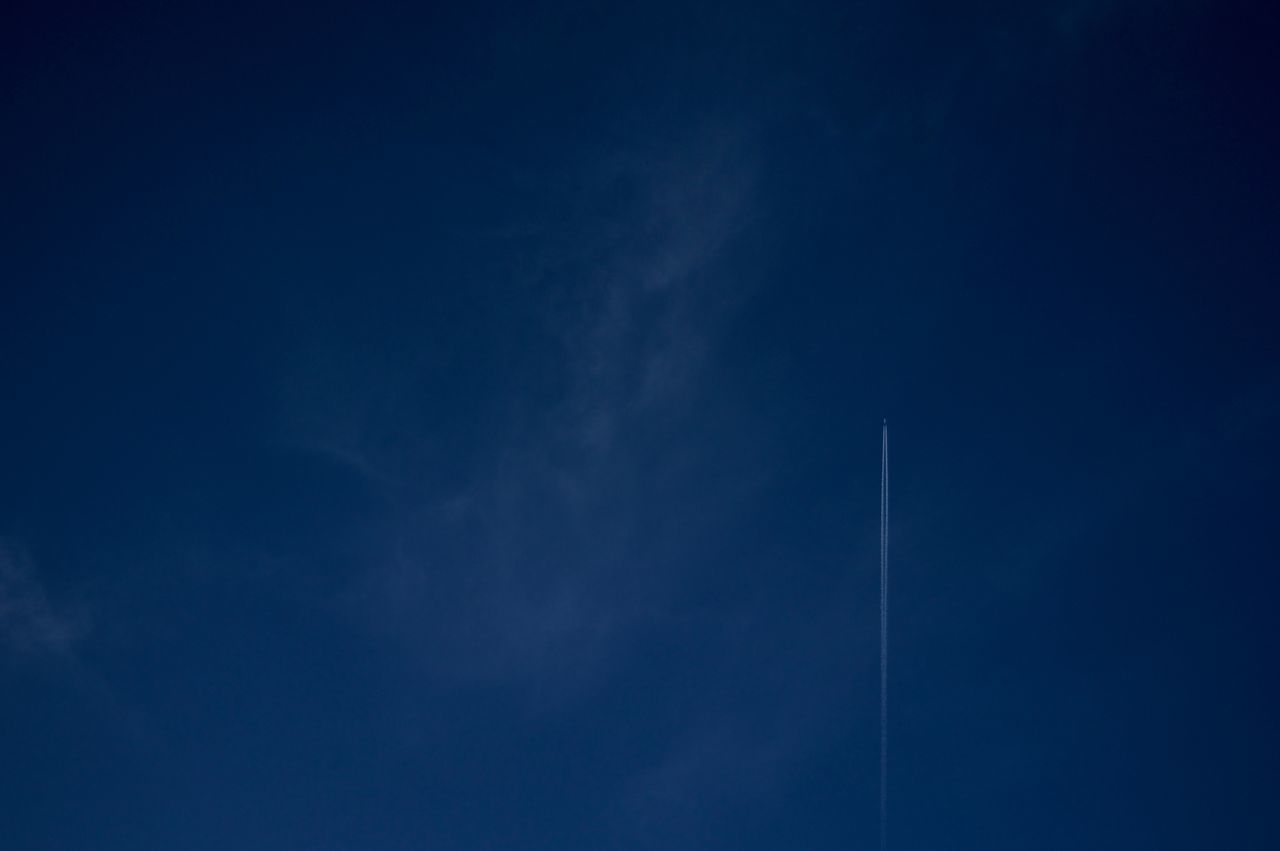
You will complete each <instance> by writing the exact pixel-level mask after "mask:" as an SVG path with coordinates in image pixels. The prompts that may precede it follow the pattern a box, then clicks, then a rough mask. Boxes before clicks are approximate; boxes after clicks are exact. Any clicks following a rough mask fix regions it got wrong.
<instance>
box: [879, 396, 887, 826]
mask: <svg viewBox="0 0 1280 851" xmlns="http://www.w3.org/2000/svg"><path fill="white" fill-rule="evenodd" d="M888 847H889V423H888V421H887V420H886V421H885V424H884V427H883V428H882V429H881V432H880V851H887V849H888Z"/></svg>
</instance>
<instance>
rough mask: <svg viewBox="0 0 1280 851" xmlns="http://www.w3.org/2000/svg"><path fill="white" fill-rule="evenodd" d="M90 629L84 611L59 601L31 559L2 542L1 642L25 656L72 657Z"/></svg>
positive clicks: (14, 652) (0, 544) (0, 561)
mask: <svg viewBox="0 0 1280 851" xmlns="http://www.w3.org/2000/svg"><path fill="white" fill-rule="evenodd" d="M88 630H89V622H88V618H87V617H86V616H85V614H84V613H83V612H81V611H77V610H76V609H74V608H71V607H65V606H60V605H57V604H55V603H54V602H53V601H52V600H51V599H50V597H49V594H48V592H47V591H46V590H45V587H44V585H43V584H42V583H41V581H40V578H39V575H38V574H37V573H36V570H35V568H34V566H33V565H32V563H31V561H30V559H29V558H28V557H27V556H26V555H25V554H24V553H23V552H22V551H21V550H19V549H17V548H15V547H14V546H12V545H11V544H8V543H6V542H4V541H0V642H2V643H3V644H4V646H5V648H6V649H7V650H8V651H10V652H11V653H12V654H14V655H16V656H18V657H19V658H23V659H33V658H35V659H39V658H53V659H57V658H70V657H71V656H72V655H73V654H74V652H75V648H76V646H77V645H78V644H79V643H80V641H81V639H83V638H84V636H85V635H86V633H87V632H88Z"/></svg>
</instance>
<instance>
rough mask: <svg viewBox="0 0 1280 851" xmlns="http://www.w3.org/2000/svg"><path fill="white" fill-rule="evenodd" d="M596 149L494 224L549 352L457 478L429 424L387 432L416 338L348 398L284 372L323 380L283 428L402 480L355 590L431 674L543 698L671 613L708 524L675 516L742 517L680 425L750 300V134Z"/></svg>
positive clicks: (402, 397)
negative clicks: (530, 203) (432, 461)
mask: <svg viewBox="0 0 1280 851" xmlns="http://www.w3.org/2000/svg"><path fill="white" fill-rule="evenodd" d="M585 161H586V164H584V165H578V166H575V167H574V170H573V171H572V173H571V174H570V177H569V179H565V174H564V173H563V172H561V173H559V174H556V175H554V176H551V177H548V176H547V175H545V174H544V175H541V176H540V177H539V178H538V181H541V182H542V185H544V186H545V187H546V192H545V195H544V197H543V198H542V199H541V202H540V203H542V204H543V205H544V207H545V208H540V209H537V210H535V211H534V212H535V213H536V215H533V216H531V219H530V220H531V221H535V222H537V224H536V225H530V226H527V227H525V226H518V225H517V226H514V227H510V228H505V229H502V230H501V231H500V232H499V233H498V235H496V236H495V235H494V234H492V233H490V234H486V235H484V236H483V237H482V238H483V239H497V240H501V241H503V242H504V245H503V248H504V251H505V252H506V253H507V254H513V255H516V256H519V257H521V258H523V261H524V262H523V263H522V267H521V268H513V269H511V270H509V271H510V272H511V274H512V275H514V276H516V277H518V278H520V280H521V283H520V285H519V286H517V287H516V288H515V291H519V292H521V293H522V294H523V295H522V298H523V299H524V301H522V302H521V304H520V306H519V309H520V311H521V312H522V315H524V316H526V317H527V318H528V323H529V325H530V326H531V327H533V328H534V329H535V330H534V331H532V332H531V334H532V335H533V337H534V346H535V348H536V349H537V350H538V351H539V352H542V353H543V354H544V355H545V356H544V357H541V358H540V359H539V361H538V366H537V367H536V372H537V374H536V375H533V376H532V379H533V380H531V381H530V382H529V383H528V386H526V385H525V384H523V383H519V382H517V383H516V386H514V387H512V386H508V385H507V384H502V385H501V387H500V388H498V389H494V390H492V391H491V392H492V395H493V397H492V398H490V399H488V400H487V401H486V409H488V410H496V411H498V412H499V414H498V415H496V416H495V417H493V418H492V419H494V420H496V425H493V426H492V427H485V428H482V429H479V431H480V432H482V436H480V437H476V438H475V441H476V444H475V446H474V451H473V452H471V453H470V454H469V456H468V460H467V462H466V468H465V474H464V475H463V476H462V477H461V478H460V480H459V481H458V482H456V483H454V484H453V485H452V486H451V487H449V488H448V489H446V490H443V491H441V490H437V491H435V492H429V493H423V492H421V491H420V490H418V491H416V492H415V485H414V483H413V482H412V481H408V477H410V476H412V475H415V474H420V473H422V472H423V465H422V462H421V459H422V458H423V457H424V456H426V455H428V454H429V453H427V452H426V451H424V450H423V447H424V446H429V445H430V444H431V441H432V440H433V439H434V438H435V437H436V436H435V435H434V434H433V433H432V430H431V424H430V423H424V424H423V427H422V430H421V434H419V435H416V436H409V437H406V438H401V439H399V440H397V441H396V442H394V443H393V444H389V443H387V442H386V441H382V442H379V440H378V439H377V437H376V436H377V435H382V434H385V433H387V431H388V429H389V425H388V424H387V423H386V422H384V420H385V419H386V417H387V416H388V413H387V412H389V411H390V412H398V414H403V412H404V411H405V410H406V409H412V408H413V404H414V402H413V401H412V400H411V397H412V394H413V393H414V392H415V388H417V387H419V386H420V382H418V381H416V379H415V376H414V375H413V374H412V372H411V370H412V366H411V365H410V366H407V367H405V366H403V363H409V364H412V363H413V362H415V361H414V356H413V355H412V353H410V354H409V355H408V356H407V357H406V358H404V359H403V362H402V372H401V373H400V374H391V375H388V374H387V373H386V372H385V371H382V372H380V373H379V374H371V375H370V376H369V380H368V381H367V382H366V381H362V380H360V379H359V378H358V376H357V377H354V378H353V377H351V375H349V374H350V373H352V372H356V373H358V372H359V371H360V369H362V368H370V369H372V368H373V367H371V366H369V362H368V361H366V362H365V363H364V364H363V365H362V364H361V363H360V359H359V358H358V357H357V358H353V359H350V360H349V361H348V362H347V363H346V364H344V366H343V370H344V374H348V378H350V379H351V380H349V381H346V382H345V383H344V384H342V385H341V386H338V387H335V388H333V389H334V391H335V392H337V393H338V394H339V396H338V397H332V394H330V393H328V392H327V388H326V387H325V385H324V380H325V378H324V376H323V375H320V376H317V375H313V374H312V372H313V371H314V370H308V369H306V368H304V369H303V372H302V374H301V375H298V374H297V373H296V372H295V373H294V374H292V375H291V376H290V379H289V382H288V383H289V384H291V385H292V386H293V387H306V388H312V389H313V391H314V392H310V394H309V396H308V397H307V398H305V399H299V397H297V396H296V395H294V396H293V397H291V398H290V399H289V400H288V406H287V410H286V417H285V419H286V420H287V422H288V423H289V424H290V425H291V426H292V427H293V429H294V431H293V433H292V434H291V435H290V439H291V440H293V441H294V442H295V443H297V444H298V445H302V446H306V447H308V448H312V449H314V448H319V449H321V450H322V451H324V453H325V454H326V455H327V456H328V457H330V458H341V459H349V463H350V465H351V466H352V468H353V469H359V470H361V471H364V472H365V473H367V474H368V477H369V480H370V481H373V482H376V483H377V486H378V487H379V488H381V489H383V490H384V491H385V492H386V493H388V494H393V495H394V496H392V497H391V498H390V499H389V500H388V501H387V504H386V507H385V516H384V517H382V518H380V521H379V525H378V528H379V530H380V531H379V534H378V535H377V536H376V540H371V541H370V542H369V544H368V547H367V549H366V551H365V552H364V553H362V554H361V556H360V558H359V562H360V567H359V568H358V569H357V570H356V571H354V574H353V578H352V582H351V585H350V587H349V588H348V589H347V591H346V592H344V596H345V599H346V600H347V602H348V603H350V604H351V605H352V606H353V607H354V608H355V609H356V610H358V611H360V612H362V613H363V615H362V617H363V619H364V620H365V621H366V622H367V623H371V624H374V625H376V627H375V628H376V629H378V630H384V631H386V632H388V633H389V634H390V635H392V636H394V637H395V638H396V640H397V642H398V643H400V644H401V646H403V647H404V648H405V649H406V652H407V653H408V654H409V655H410V657H411V658H414V659H416V660H418V662H420V663H421V664H423V665H425V666H426V668H427V669H428V670H430V671H431V672H433V673H434V674H441V673H445V674H447V675H449V676H451V677H458V678H461V679H464V680H479V681H484V682H497V683H526V684H529V685H531V686H532V685H535V684H536V686H537V688H538V690H539V691H540V692H542V693H545V692H546V691H548V690H550V691H556V690H557V689H556V687H549V686H548V683H551V684H559V685H560V686H564V687H570V684H573V683H580V682H581V681H582V679H583V677H584V676H586V675H587V674H588V672H592V671H598V670H599V669H600V668H601V667H602V666H603V663H604V662H605V661H606V660H607V658H608V657H609V656H610V654H611V653H613V652H614V651H615V650H617V649H618V648H620V647H622V646H623V645H624V644H625V642H626V640H627V638H628V636H629V635H631V634H632V633H633V631H634V629H635V628H636V627H637V626H638V625H640V624H643V623H653V622H654V621H655V620H657V621H660V620H661V619H662V617H663V616H664V611H665V608H664V607H665V606H666V605H667V601H668V600H669V598H670V596H671V594H672V592H673V591H674V590H675V589H676V587H677V586H678V584H679V583H680V581H681V568H680V566H681V565H684V564H687V562H688V561H689V559H690V557H691V556H690V544H691V540H690V536H696V535H697V534H700V533H698V532H696V531H693V530H690V529H689V528H688V524H683V526H682V523H680V522H671V521H673V520H677V519H680V518H681V516H682V515H688V514H690V513H691V512H693V511H694V510H696V508H697V505H698V504H701V505H707V504H712V503H716V504H717V508H716V509H715V511H717V512H724V511H726V510H732V509H725V508H724V507H722V506H719V505H718V503H719V501H718V500H713V499H710V498H709V497H708V496H707V491H706V487H707V486H706V485H704V484H702V483H700V482H699V481H697V480H696V473H695V470H694V468H695V467H696V464H697V463H698V461H697V460H696V459H698V458H700V457H702V456H704V455H706V454H712V455H714V453H715V449H714V447H712V448H709V447H706V446H702V445H697V446H695V445H693V443H694V442H696V441H698V440H702V439H703V438H697V437H694V438H690V437H688V436H685V435H682V434H681V433H680V431H679V429H677V428H674V426H675V425H676V424H678V423H679V422H680V421H681V418H682V417H684V416H686V415H687V414H688V412H689V411H690V410H691V409H692V406H696V405H699V404H703V403H704V397H705V396H706V395H707V391H708V390H709V389H713V387H712V385H713V383H714V382H713V381H712V372H713V370H714V355H715V349H716V346H717V339H718V335H719V334H720V333H721V331H722V328H723V326H724V324H725V323H726V322H727V321H729V320H730V318H731V316H732V312H733V310H734V306H735V305H736V304H738V303H740V302H741V300H742V299H743V298H745V296H746V289H747V284H746V283H745V282H744V281H742V280H739V279H737V278H735V277H734V276H733V275H732V274H730V273H729V272H728V271H727V264H726V262H725V261H726V258H727V257H728V256H729V254H730V253H731V251H732V249H733V247H734V244H735V242H734V241H735V239H736V238H737V237H738V236H739V235H740V234H741V233H742V232H743V230H744V228H746V227H748V226H749V225H750V223H751V222H752V221H753V219H754V217H755V215H756V210H755V209H754V204H755V199H756V194H755V191H754V188H755V180H756V167H757V158H756V155H755V151H754V146H753V136H752V134H751V133H750V132H749V131H748V130H745V129H742V128H738V127H726V126H716V127H713V128H709V129H705V130H703V131H702V132H698V133H694V134H691V135H690V136H688V137H686V138H685V139H683V140H682V141H680V142H677V143H667V144H654V145H649V146H647V147H646V146H642V145H635V146H633V147H632V148H631V149H629V150H628V151H627V152H624V153H618V152H616V151H615V152H612V153H610V154H608V155H601V156H599V157H596V158H595V159H594V160H593V159H591V158H590V157H587V158H585ZM535 182H537V181H535ZM619 199H621V200H619ZM548 209H549V210H550V212H548ZM369 360H371V361H377V360H378V358H377V357H376V356H375V357H373V358H371V359H369ZM353 364H354V365H353ZM515 368H516V369H517V370H519V369H521V367H520V366H518V365H517V366H516V367H515ZM530 369H531V370H534V369H535V368H530ZM375 371H376V370H375ZM316 388H318V390H316ZM352 388H363V391H361V390H353V389H352ZM286 392H289V391H288V390H287V389H286ZM486 392H490V391H489V390H488V389H486ZM326 412H337V415H338V418H339V420H340V421H335V422H333V423H330V422H328V421H327V418H326ZM299 424H301V427H300V428H299ZM691 459H693V460H691ZM427 472H428V473H429V472H430V471H429V470H428V471H427ZM740 475H741V476H743V477H745V478H751V477H752V476H757V475H758V473H749V472H743V473H741V474H740ZM721 486H724V485H723V484H722V485H721ZM742 486H743V482H736V483H733V484H731V485H730V487H736V489H737V490H738V491H739V492H741V491H742V490H743V487H742ZM406 494H407V495H406ZM655 498H656V499H655ZM655 505H657V506H660V507H657V508H655ZM655 530H656V532H655Z"/></svg>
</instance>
